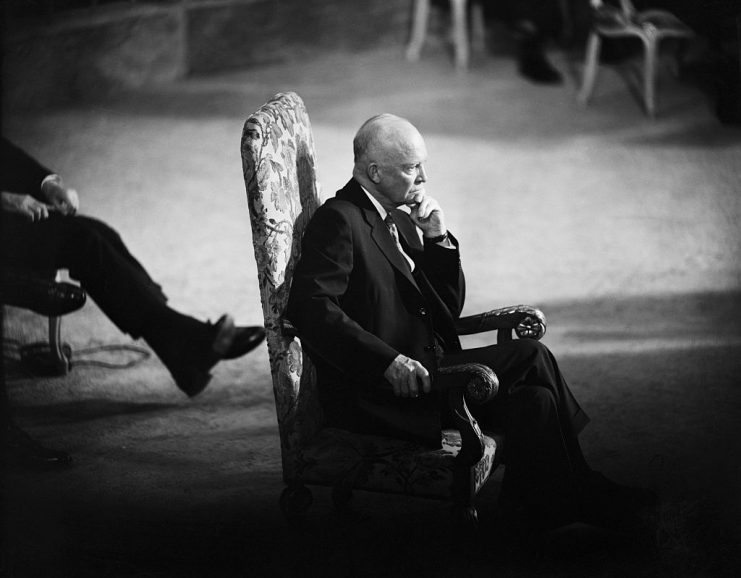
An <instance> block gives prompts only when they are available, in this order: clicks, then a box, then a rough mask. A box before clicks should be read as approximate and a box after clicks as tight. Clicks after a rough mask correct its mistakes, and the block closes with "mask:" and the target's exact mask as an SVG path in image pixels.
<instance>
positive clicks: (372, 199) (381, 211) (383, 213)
mask: <svg viewBox="0 0 741 578" xmlns="http://www.w3.org/2000/svg"><path fill="white" fill-rule="evenodd" d="M360 188H361V189H363V192H364V193H365V194H366V196H367V197H368V198H369V199H370V202H371V203H373V206H374V207H375V208H376V211H378V214H379V215H381V220H382V221H385V220H386V215H388V214H389V213H388V211H387V210H386V209H384V208H383V206H382V205H381V203H379V202H378V199H376V197H374V196H373V195H371V194H370V193H369V192H368V190H367V189H366V188H365V187H364V186H363V185H360Z"/></svg>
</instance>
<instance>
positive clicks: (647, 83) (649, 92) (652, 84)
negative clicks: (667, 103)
mask: <svg viewBox="0 0 741 578" xmlns="http://www.w3.org/2000/svg"><path fill="white" fill-rule="evenodd" d="M644 45H645V57H644V62H643V102H644V104H645V107H646V114H648V116H649V117H650V118H655V116H656V61H657V58H658V45H659V43H658V39H657V38H656V37H655V36H650V37H649V38H647V39H645V40H644Z"/></svg>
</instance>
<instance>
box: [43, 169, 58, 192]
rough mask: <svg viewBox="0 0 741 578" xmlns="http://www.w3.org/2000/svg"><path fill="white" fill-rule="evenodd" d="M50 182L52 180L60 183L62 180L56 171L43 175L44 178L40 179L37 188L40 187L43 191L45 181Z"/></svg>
mask: <svg viewBox="0 0 741 578" xmlns="http://www.w3.org/2000/svg"><path fill="white" fill-rule="evenodd" d="M51 182H54V183H57V184H58V183H61V182H62V177H60V176H59V175H58V174H56V173H52V174H50V175H46V176H45V177H44V180H42V181H41V184H40V185H39V189H40V190H41V191H43V190H44V185H45V184H46V183H51Z"/></svg>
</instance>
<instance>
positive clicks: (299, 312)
mask: <svg viewBox="0 0 741 578" xmlns="http://www.w3.org/2000/svg"><path fill="white" fill-rule="evenodd" d="M302 247H303V249H302V254H301V260H300V261H299V263H298V265H297V267H296V270H295V272H294V275H293V282H292V285H291V293H290V296H289V299H288V307H287V310H286V316H287V317H288V319H290V320H291V322H292V323H293V324H294V325H295V326H296V328H297V329H298V331H299V335H300V337H301V338H302V339H303V340H305V341H306V342H307V344H308V345H309V347H310V348H311V350H312V351H313V352H315V353H316V354H317V355H319V356H321V357H322V359H323V360H324V361H326V362H327V363H329V364H331V365H332V366H334V367H335V368H337V369H338V370H339V371H341V372H342V373H345V374H347V375H356V376H358V377H364V378H366V379H367V380H368V381H369V382H371V383H382V382H383V380H384V379H386V380H387V381H389V382H390V383H391V384H392V386H393V387H394V392H395V393H397V395H413V393H414V392H413V391H412V390H411V387H410V386H409V385H406V384H410V383H413V385H414V391H416V384H417V381H416V378H417V372H418V371H419V372H420V373H421V372H424V374H425V375H426V373H427V371H426V370H425V369H424V367H423V366H422V365H421V364H419V363H418V362H416V361H415V360H410V359H409V358H406V357H404V356H401V355H400V354H399V352H398V351H396V350H395V349H394V348H393V347H391V346H389V345H388V344H386V343H385V342H384V341H383V340H381V339H380V338H378V337H377V336H375V335H373V334H372V333H370V332H369V331H366V330H365V329H364V328H363V327H361V326H360V325H359V324H358V323H357V322H356V321H354V320H353V319H351V318H350V317H349V316H348V315H347V314H346V313H345V312H344V311H343V309H342V307H341V306H340V303H341V301H342V298H343V296H344V295H345V292H346V290H347V287H348V283H349V280H350V274H351V272H352V269H353V239H352V228H351V226H350V223H348V222H347V220H346V218H345V216H344V215H343V214H342V213H341V212H340V211H337V210H335V209H334V208H333V207H331V206H327V205H325V206H323V207H321V208H319V209H318V210H317V212H316V213H315V215H314V217H313V218H312V220H311V222H310V223H309V225H308V227H307V229H306V233H305V235H304V238H303V245H302ZM417 365H418V366H419V367H417ZM410 375H411V377H410ZM420 379H423V380H424V377H422V376H421V375H420ZM425 389H427V388H425Z"/></svg>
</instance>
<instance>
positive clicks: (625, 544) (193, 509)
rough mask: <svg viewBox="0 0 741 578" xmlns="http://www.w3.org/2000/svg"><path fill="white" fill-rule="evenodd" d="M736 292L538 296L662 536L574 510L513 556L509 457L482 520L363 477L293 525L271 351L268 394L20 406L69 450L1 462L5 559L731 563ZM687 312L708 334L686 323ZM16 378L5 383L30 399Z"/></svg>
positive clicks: (56, 568) (605, 467)
mask: <svg viewBox="0 0 741 578" xmlns="http://www.w3.org/2000/svg"><path fill="white" fill-rule="evenodd" d="M740 297H741V294H739V293H727V294H694V295H666V296H656V297H641V298H621V299H600V300H594V301H578V302H569V303H565V302H561V303H554V304H552V305H550V306H545V307H544V309H545V310H546V311H547V313H548V315H549V321H550V326H549V327H550V328H549V334H548V336H547V337H546V342H547V343H548V344H549V346H551V348H552V349H553V350H554V351H555V352H556V354H557V355H558V356H559V358H560V359H561V365H562V368H563V370H564V373H565V374H566V375H567V377H568V378H569V379H570V382H571V384H572V387H573V389H574V391H575V393H576V395H577V397H578V398H579V400H580V402H581V403H582V405H583V406H584V407H585V409H586V410H587V412H588V413H589V414H590V415H591V417H592V423H591V424H590V425H589V427H588V428H587V429H586V430H585V432H584V433H583V434H582V442H583V446H584V449H585V453H586V454H587V456H588V458H589V459H590V461H591V463H592V465H593V466H594V467H596V468H597V469H600V470H602V471H604V472H605V473H607V474H608V475H610V476H612V477H614V478H616V479H618V480H619V481H622V482H624V483H630V484H638V485H645V486H649V487H652V488H653V489H655V490H657V491H658V492H659V493H660V495H661V496H662V499H663V506H662V509H661V517H660V520H659V524H658V526H657V528H658V530H657V533H656V534H655V539H656V544H657V548H655V549H650V548H647V547H646V546H645V544H644V543H642V542H641V541H640V540H638V539H637V537H636V536H628V535H619V534H615V533H609V532H605V531H600V530H597V529H595V528H590V527H587V526H578V525H575V526H570V527H568V528H565V529H562V530H561V531H559V532H556V533H553V534H552V535H550V536H549V537H548V540H547V542H546V544H545V546H544V548H543V550H542V556H541V558H539V559H537V560H532V559H529V560H524V561H523V560H513V559H511V557H510V556H509V552H508V549H507V548H506V547H505V541H504V540H503V539H502V528H501V527H500V518H499V516H498V514H497V508H496V496H497V490H498V486H499V481H500V479H501V471H499V472H498V473H497V474H495V476H494V478H493V480H492V481H491V482H490V484H489V485H488V486H487V488H486V489H485V490H484V492H483V493H482V495H481V496H480V498H479V510H480V517H481V528H480V531H479V533H478V534H477V535H474V536H471V535H468V534H466V533H461V532H460V529H459V528H456V527H455V526H453V525H452V524H451V518H450V512H449V509H448V506H447V505H446V504H444V503H440V502H434V501H428V500H422V499H411V498H405V497H401V496H385V495H378V494H368V493H362V492H358V493H356V496H355V498H354V504H355V511H356V512H358V513H359V514H360V518H346V517H341V516H339V515H338V514H336V513H335V512H334V511H333V509H332V506H331V497H330V495H329V494H330V492H329V490H328V489H326V488H315V489H314V492H313V493H314V502H315V503H314V505H313V507H312V508H311V509H310V511H309V513H308V515H307V517H306V518H305V519H304V520H303V521H302V522H301V523H292V524H289V523H288V522H286V521H285V520H283V518H282V516H281V514H280V510H279V508H278V496H279V495H280V492H281V490H282V487H283V484H282V480H281V471H280V458H279V441H278V435H277V427H276V424H275V415H274V411H272V401H271V397H270V396H271V395H272V392H271V391H270V387H269V377H268V374H267V368H265V373H264V374H263V375H261V376H260V377H259V380H258V381H259V384H260V388H262V389H258V391H260V392H261V393H260V403H255V399H256V398H255V395H256V392H255V391H252V392H245V391H242V390H241V389H239V385H234V386H230V387H225V388H222V389H220V390H219V391H215V392H213V396H212V397H210V398H209V399H208V400H207V402H205V403H198V402H195V403H189V404H188V405H185V404H184V405H181V406H178V404H176V403H173V404H168V403H160V402H152V401H142V402H141V403H138V404H137V403H136V402H120V401H112V400H106V399H104V398H101V397H100V396H97V397H90V396H89V394H85V395H84V396H83V397H82V398H80V399H75V400H72V401H70V400H65V399H59V397H57V396H55V399H54V400H52V401H49V402H47V403H42V404H41V405H38V403H39V402H38V400H36V401H33V400H35V399H36V398H32V402H27V403H26V402H24V403H21V404H20V405H19V406H17V410H18V415H19V417H20V418H21V419H20V422H21V424H22V425H23V424H24V423H25V422H27V421H28V422H33V424H34V426H35V427H34V433H36V432H41V436H40V437H41V439H42V440H43V441H44V442H46V443H49V442H53V443H54V444H55V445H58V446H62V447H68V448H70V449H71V451H73V452H74V454H75V459H76V463H77V465H76V466H75V467H73V468H72V469H70V470H67V471H63V472H55V473H48V474H38V473H25V472H13V473H10V474H9V475H8V476H6V478H5V482H6V487H5V504H4V508H5V514H6V515H5V525H4V531H5V535H4V540H3V569H4V570H5V575H8V576H18V577H26V576H45V577H55V576H60V577H61V576H64V577H72V576H80V577H87V576H96V577H103V576H122V577H123V576H131V577H133V576H138V577H145V576H157V577H173V578H174V577H191V576H192V577H200V576H215V577H221V576H225V577H231V576H235V577H236V576H256V577H261V576H266V577H272V576H277V577H283V576H286V577H293V576H296V577H302V578H303V577H311V576H317V577H345V576H347V577H365V576H367V577H371V576H387V577H395V576H399V577H401V576H425V577H438V576H439V577H446V578H447V577H451V576H456V577H458V576H467V577H468V576H471V577H477V576H492V575H496V576H523V577H524V576H558V577H560V576H563V577H567V576H568V577H573V576H584V577H587V576H588V577H593V576H611V577H623V576H637V577H641V576H646V577H649V576H650V577H664V576H665V577H676V576H682V577H683V576H686V577H690V576H693V577H694V576H697V577H700V576H713V577H721V576H731V575H734V576H735V572H736V570H737V569H738V568H739V567H741V566H739V564H741V559H739V553H738V549H737V545H738V543H739V540H740V539H741V536H740V535H739V526H738V520H739V519H741V504H740V503H739V496H741V492H739V489H741V486H740V484H739V482H741V479H740V478H739V470H738V464H739V463H741V447H740V445H741V443H740V442H739V433H741V432H739V425H738V415H739V412H740V411H741V389H740V388H739V387H738V375H739V374H740V373H741V342H740V341H739V338H740V337H741V330H740V329H739V328H738V326H737V325H735V324H733V323H729V319H733V318H738V315H737V314H738V313H739V311H740V310H741V298H740ZM680 330H682V331H683V335H684V337H689V338H692V339H697V340H698V341H697V345H696V346H693V344H692V342H691V341H690V342H687V341H686V340H685V341H677V339H676V338H677V335H679V334H680ZM708 336H713V338H714V341H713V342H712V343H710V342H708V341H707V340H706V339H705V338H707V337H708ZM549 339H550V341H549ZM703 339H705V340H703ZM688 343H689V344H688ZM626 346H627V347H629V349H627V350H626ZM559 352H561V353H559ZM120 375H121V380H122V381H126V376H127V373H126V372H121V373H120ZM66 379H67V380H75V379H76V376H75V373H74V372H73V373H72V374H70V376H68V377H67V378H66ZM120 385H121V386H124V387H125V384H124V383H121V384H120ZM263 386H264V387H263ZM18 387H19V384H14V385H13V388H11V391H10V394H11V398H13V397H14V394H15V396H16V397H21V398H22V396H18V394H19V393H20V392H19V391H18V390H17V388H18ZM85 396H88V397H85ZM37 410H38V411H37ZM39 411H40V412H41V414H39V413H38V412H39ZM96 416H97V417H105V418H107V419H96ZM42 417H43V419H41V418H42ZM45 420H46V421H51V422H53V423H54V425H53V426H52V428H48V427H47V428H46V429H44V427H45V426H43V422H44V421H45ZM44 432H46V433H44Z"/></svg>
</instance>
